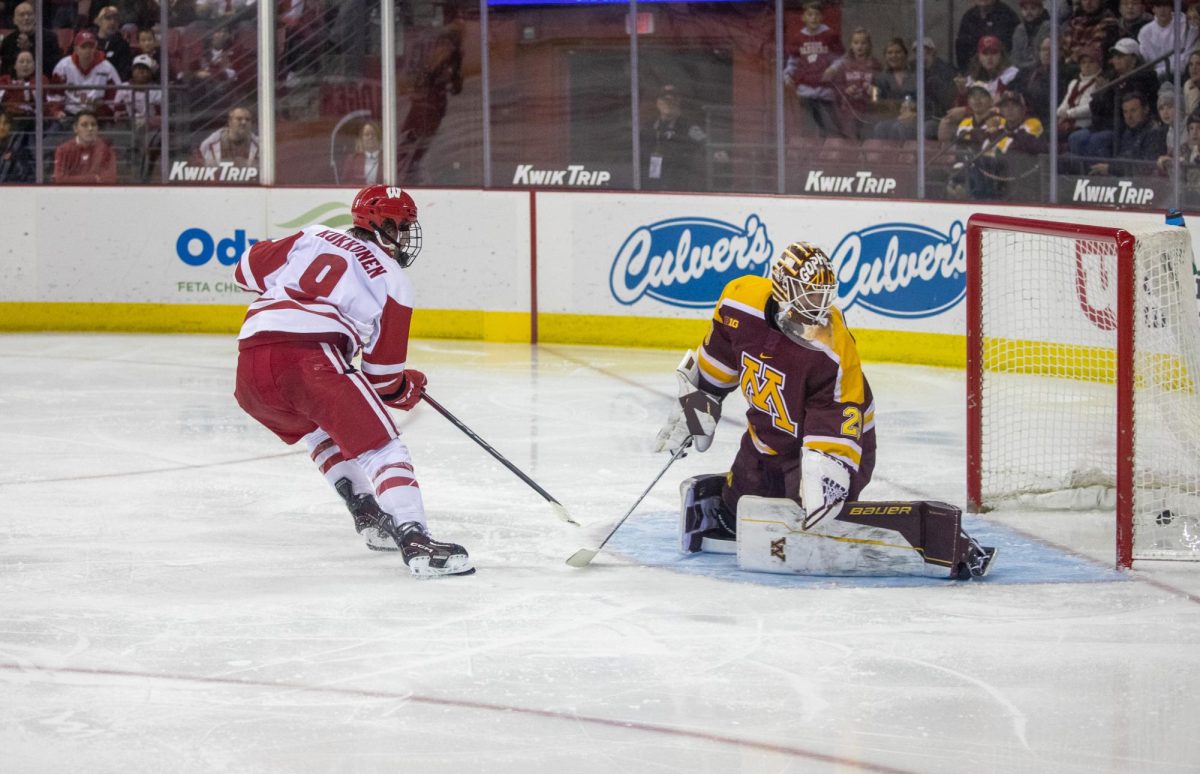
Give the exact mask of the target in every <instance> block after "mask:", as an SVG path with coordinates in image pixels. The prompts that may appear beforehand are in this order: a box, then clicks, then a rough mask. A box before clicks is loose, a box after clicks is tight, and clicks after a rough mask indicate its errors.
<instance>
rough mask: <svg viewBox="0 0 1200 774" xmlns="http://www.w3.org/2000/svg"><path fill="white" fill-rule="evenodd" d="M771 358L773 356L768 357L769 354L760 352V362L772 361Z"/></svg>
mask: <svg viewBox="0 0 1200 774" xmlns="http://www.w3.org/2000/svg"><path fill="white" fill-rule="evenodd" d="M771 357H772V356H771V355H768V354H767V353H765V352H759V353H758V359H759V360H770V359H771Z"/></svg>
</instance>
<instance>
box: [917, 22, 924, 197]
mask: <svg viewBox="0 0 1200 774" xmlns="http://www.w3.org/2000/svg"><path fill="white" fill-rule="evenodd" d="M916 40H917V46H918V47H919V49H920V50H919V51H917V52H916V58H917V72H916V78H917V137H916V140H917V198H918V199H924V198H925V0H917V38H916Z"/></svg>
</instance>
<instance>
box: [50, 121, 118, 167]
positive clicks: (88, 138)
mask: <svg viewBox="0 0 1200 774" xmlns="http://www.w3.org/2000/svg"><path fill="white" fill-rule="evenodd" d="M54 182H55V183H116V182H117V157H116V154H114V153H113V149H112V146H111V145H109V144H108V141H107V140H105V139H104V138H103V137H101V136H100V123H99V122H98V121H97V120H96V113H95V112H94V111H92V110H90V109H87V108H85V109H83V110H80V111H79V112H78V113H76V114H75V138H74V139H72V140H67V141H66V142H64V143H63V144H62V145H59V146H58V147H57V148H55V150H54Z"/></svg>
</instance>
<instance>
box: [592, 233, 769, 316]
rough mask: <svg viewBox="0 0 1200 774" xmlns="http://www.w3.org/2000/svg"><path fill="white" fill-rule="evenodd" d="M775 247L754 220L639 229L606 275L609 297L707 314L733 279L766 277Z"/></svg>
mask: <svg viewBox="0 0 1200 774" xmlns="http://www.w3.org/2000/svg"><path fill="white" fill-rule="evenodd" d="M774 251H775V246H774V245H773V244H772V243H771V238H770V236H769V235H768V234H767V227H766V226H765V225H763V223H762V221H761V220H759V217H758V216H757V215H750V216H749V217H747V218H746V223H745V225H744V226H741V227H738V226H735V225H734V224H732V223H725V222H722V221H719V220H712V219H711V218H672V219H670V220H660V221H658V222H657V223H651V224H650V225H649V226H640V227H639V228H637V229H636V230H634V232H633V233H632V234H630V235H629V237H628V238H627V239H626V240H625V243H624V244H622V245H621V248H620V249H619V250H617V255H616V258H615V259H614V260H613V264H612V269H611V271H610V272H609V287H610V288H611V289H612V294H613V297H614V298H616V299H617V300H618V301H620V302H621V303H622V304H632V303H634V302H636V301H637V300H638V299H640V298H641V297H642V296H650V297H651V298H653V299H655V300H658V301H662V302H663V303H664V304H670V305H671V306H682V307H687V308H689V309H707V308H710V307H712V306H713V305H714V304H716V303H717V301H718V300H719V299H720V298H721V291H722V290H724V289H725V285H726V284H728V283H729V281H730V280H732V279H734V278H735V277H743V276H745V275H747V274H755V275H758V276H760V277H765V276H766V275H767V272H768V270H769V269H770V263H771V256H772V254H773V253H774Z"/></svg>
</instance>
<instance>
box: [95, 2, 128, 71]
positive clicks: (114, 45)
mask: <svg viewBox="0 0 1200 774" xmlns="http://www.w3.org/2000/svg"><path fill="white" fill-rule="evenodd" d="M120 26H121V17H120V12H119V11H118V10H117V7H116V6H115V5H106V6H104V7H103V8H101V9H100V13H98V14H96V48H98V49H99V50H101V51H103V52H104V58H105V59H106V60H107V61H109V62H111V63H112V66H113V67H115V68H116V70H117V74H118V75H120V76H121V80H123V81H127V80H129V76H131V75H132V74H133V50H132V49H131V48H130V47H129V43H128V42H127V41H126V40H125V36H124V35H122V34H121V32H120V30H119V29H118V28H119V27H120Z"/></svg>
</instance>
